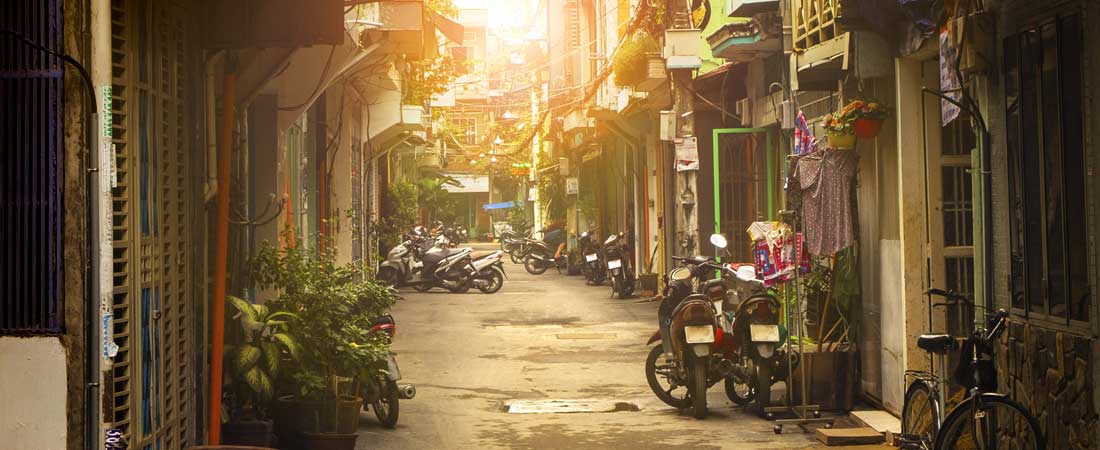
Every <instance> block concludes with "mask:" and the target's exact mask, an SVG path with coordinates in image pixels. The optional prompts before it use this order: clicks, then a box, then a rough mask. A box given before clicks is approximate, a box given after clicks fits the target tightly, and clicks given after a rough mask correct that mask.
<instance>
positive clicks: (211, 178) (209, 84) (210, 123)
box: [203, 51, 225, 202]
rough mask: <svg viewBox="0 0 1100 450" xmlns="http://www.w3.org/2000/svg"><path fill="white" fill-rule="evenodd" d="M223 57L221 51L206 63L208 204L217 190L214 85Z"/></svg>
mask: <svg viewBox="0 0 1100 450" xmlns="http://www.w3.org/2000/svg"><path fill="white" fill-rule="evenodd" d="M224 56H225V53H224V52H223V51H218V52H217V53H214V55H212V56H211V57H210V58H209V59H208V60H207V61H206V73H205V84H206V89H205V90H206V105H205V106H206V182H205V183H204V189H203V201H204V202H209V201H210V200H213V199H214V196H215V195H216V192H217V190H218V169H217V167H218V135H217V134H216V133H217V130H218V106H217V103H218V102H217V98H215V94H216V92H215V90H216V89H215V87H214V86H215V83H217V82H218V81H217V79H218V74H217V70H216V68H217V67H218V63H219V62H220V61H221V60H222V58H223V57H224Z"/></svg>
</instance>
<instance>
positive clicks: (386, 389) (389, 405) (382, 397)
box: [357, 315, 416, 429]
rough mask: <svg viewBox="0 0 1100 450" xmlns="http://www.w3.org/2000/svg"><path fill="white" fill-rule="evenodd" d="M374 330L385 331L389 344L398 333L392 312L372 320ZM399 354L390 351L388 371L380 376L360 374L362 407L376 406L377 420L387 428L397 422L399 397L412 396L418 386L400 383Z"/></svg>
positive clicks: (407, 398) (372, 329)
mask: <svg viewBox="0 0 1100 450" xmlns="http://www.w3.org/2000/svg"><path fill="white" fill-rule="evenodd" d="M371 332H372V333H383V335H384V336H385V341H386V344H387V345H388V344H390V343H391V342H393V338H394V337H395V336H396V335H397V324H396V323H395V322H394V321H393V316H390V315H385V316H382V317H379V318H378V319H376V320H374V322H373V323H372V324H371ZM396 356H397V355H396V354H395V353H393V352H389V355H387V358H386V371H385V373H380V374H379V375H377V376H372V377H360V378H359V379H358V380H357V381H358V382H359V389H358V391H359V395H360V396H362V397H363V409H372V410H374V416H375V417H377V418H378V422H380V423H381V424H382V426H384V427H386V428H390V429H392V428H394V427H396V426H397V416H398V413H399V410H400V409H399V401H400V400H411V399H412V398H413V397H415V396H416V387H414V386H413V385H411V384H401V385H399V384H397V382H398V381H400V380H401V369H400V368H398V367H397V358H396Z"/></svg>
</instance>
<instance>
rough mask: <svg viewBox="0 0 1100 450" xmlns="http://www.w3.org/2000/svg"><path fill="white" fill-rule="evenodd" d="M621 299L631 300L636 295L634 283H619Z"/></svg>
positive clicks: (624, 281) (625, 281)
mask: <svg viewBox="0 0 1100 450" xmlns="http://www.w3.org/2000/svg"><path fill="white" fill-rule="evenodd" d="M618 291H619V298H629V297H630V296H631V295H634V283H632V282H630V281H628V280H622V281H620V282H619V289H618Z"/></svg>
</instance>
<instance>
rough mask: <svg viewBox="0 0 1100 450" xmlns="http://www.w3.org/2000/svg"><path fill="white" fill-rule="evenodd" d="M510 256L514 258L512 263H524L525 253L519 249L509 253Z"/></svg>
mask: <svg viewBox="0 0 1100 450" xmlns="http://www.w3.org/2000/svg"><path fill="white" fill-rule="evenodd" d="M508 257H509V258H511V259H512V264H523V258H524V257H525V255H524V254H523V253H522V252H520V251H519V250H518V249H516V250H512V251H511V252H510V253H508Z"/></svg>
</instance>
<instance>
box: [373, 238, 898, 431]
mask: <svg viewBox="0 0 1100 450" xmlns="http://www.w3.org/2000/svg"><path fill="white" fill-rule="evenodd" d="M473 247H474V248H475V249H481V248H483V249H489V248H490V246H489V245H488V244H475V245H474V246H473ZM506 272H507V274H508V279H507V281H506V282H505V286H504V288H503V289H501V291H500V292H498V293H497V294H494V295H483V294H480V293H478V292H476V291H471V292H468V293H465V294H452V293H449V292H446V291H443V290H440V289H435V290H432V291H429V292H427V293H418V292H415V291H412V290H408V291H407V292H402V296H403V297H404V299H403V300H399V301H398V303H397V305H396V306H394V308H393V316H394V319H395V321H396V323H397V336H396V338H395V340H394V344H393V349H394V351H395V352H396V353H397V358H398V361H399V363H400V369H401V375H402V377H403V378H402V382H409V383H411V384H413V385H414V386H416V388H417V394H416V397H415V398H413V399H412V400H407V401H405V400H402V401H401V403H400V414H401V418H400V423H399V424H398V425H397V428H396V429H395V430H386V429H383V428H381V427H380V426H379V425H378V422H377V421H376V420H375V418H374V416H373V414H371V413H370V412H364V413H363V414H362V417H361V420H360V439H359V443H358V448H359V449H362V450H366V449H385V450H398V449H520V450H522V449H570V448H592V449H596V448H598V449H606V450H620V449H621V450H642V449H654V450H657V449H660V450H663V449H680V448H692V449H708V450H709V449H730V450H733V449H802V448H824V447H819V445H820V443H819V442H818V441H816V440H815V439H814V434H813V433H812V430H813V429H814V428H816V427H814V426H811V427H809V430H810V431H811V432H808V433H807V432H803V431H802V430H800V429H798V428H797V427H794V428H788V430H789V431H787V432H785V433H784V434H782V435H776V434H774V433H773V430H772V423H771V422H769V421H767V420H764V419H762V418H760V417H758V416H757V415H755V414H752V413H749V412H746V411H745V410H744V408H741V407H735V406H734V405H733V404H732V403H730V402H729V400H727V399H726V398H725V394H724V393H723V392H722V389H721V387H720V386H719V387H716V388H715V389H712V390H710V391H709V392H708V396H709V400H710V402H711V404H712V405H713V406H712V407H711V409H710V416H708V418H707V419H706V420H703V421H699V420H695V419H693V418H692V417H691V415H690V414H688V413H687V412H683V411H677V410H675V409H673V408H671V407H669V406H668V405H665V404H664V403H662V402H661V401H660V400H658V399H657V398H656V397H654V396H653V393H652V392H650V390H649V387H648V386H647V385H646V379H645V372H644V362H645V358H646V353H648V351H649V346H647V345H646V340H647V339H648V338H649V336H650V335H652V334H653V331H654V330H655V329H656V326H657V325H656V324H657V321H656V309H657V303H656V302H653V301H651V300H650V299H645V298H628V299H622V300H620V299H619V298H617V297H616V298H612V297H611V295H610V293H611V291H610V288H609V287H607V286H588V285H586V284H585V283H584V279H583V278H581V277H576V276H566V275H563V274H558V273H556V272H555V271H553V270H550V271H549V272H547V273H545V274H543V275H538V276H535V275H530V274H528V273H527V272H525V271H524V270H523V268H522V266H519V265H515V264H508V265H507V267H506ZM775 390H776V393H777V394H778V393H779V392H781V391H782V390H783V387H782V384H779V385H777V386H775ZM555 401H565V402H564V404H565V407H563V408H561V409H563V410H564V411H562V412H557V413H554V412H549V413H526V412H527V411H530V410H531V408H530V407H537V406H544V405H551V404H553V403H554V402H555ZM574 401H576V402H574ZM511 405H518V406H519V407H520V408H515V409H519V410H520V412H519V413H517V412H508V410H509V409H510V408H509V406H511ZM524 408H526V409H524ZM545 409H546V410H554V409H556V408H552V407H548V408H545ZM587 411H593V412H587ZM829 448H843V447H829ZM858 448H860V449H868V450H876V449H878V448H891V447H876V446H859V447H858Z"/></svg>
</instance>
